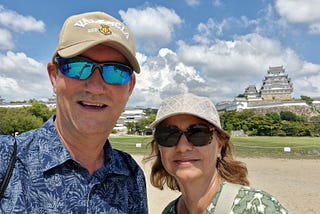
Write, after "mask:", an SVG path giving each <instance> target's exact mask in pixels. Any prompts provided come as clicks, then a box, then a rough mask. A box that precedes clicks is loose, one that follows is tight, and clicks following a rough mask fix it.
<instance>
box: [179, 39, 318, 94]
mask: <svg viewBox="0 0 320 214" xmlns="http://www.w3.org/2000/svg"><path fill="white" fill-rule="evenodd" d="M177 55H178V57H179V59H180V60H181V61H182V62H183V63H184V64H185V65H188V66H192V67H197V68H199V74H200V76H201V78H203V79H204V80H205V83H204V84H203V85H204V87H206V86H207V89H208V91H207V94H208V95H211V96H212V99H213V100H223V99H225V98H228V99H229V100H230V99H231V98H232V97H234V96H236V95H238V94H240V93H243V92H244V89H245V87H247V86H248V85H249V84H255V85H256V86H257V88H260V87H261V84H262V80H263V78H264V76H265V75H266V74H267V73H266V71H267V69H268V67H269V66H281V65H283V66H284V67H285V69H286V71H287V74H288V75H289V77H290V78H292V81H293V84H294V90H295V92H296V94H295V95H297V96H298V97H299V96H300V95H301V94H305V95H306V94H307V93H308V90H307V89H309V90H310V88H308V84H311V85H312V87H314V88H315V89H314V90H315V93H314V94H316V93H319V90H320V85H317V84H315V81H314V80H318V79H319V78H320V65H315V64H312V63H310V62H305V61H303V60H302V59H300V58H299V56H298V55H297V54H296V53H295V52H294V51H293V50H292V49H290V48H286V47H283V46H282V45H281V43H280V42H278V41H277V40H273V39H270V38H266V37H262V36H261V35H259V34H247V35H244V36H238V37H235V39H234V40H233V41H226V40H217V41H216V42H215V43H213V44H210V45H208V44H203V43H201V44H194V45H189V44H186V43H185V42H182V41H180V42H179V49H178V51H177ZM302 77H303V78H302ZM302 79H304V81H302ZM235 82H236V83H237V84H234V83H235ZM299 94H300V95H299ZM314 94H313V95H314Z"/></svg>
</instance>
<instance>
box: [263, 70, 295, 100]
mask: <svg viewBox="0 0 320 214" xmlns="http://www.w3.org/2000/svg"><path fill="white" fill-rule="evenodd" d="M267 72H268V74H267V75H266V76H265V78H264V80H263V83H262V86H261V90H260V95H261V98H262V99H263V100H267V101H281V100H290V99H292V92H293V87H292V83H291V79H290V78H288V75H287V74H286V73H285V69H284V68H283V66H277V67H270V66H269V70H268V71H267Z"/></svg>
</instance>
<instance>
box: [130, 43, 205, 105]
mask: <svg viewBox="0 0 320 214" xmlns="http://www.w3.org/2000/svg"><path fill="white" fill-rule="evenodd" d="M141 70H142V72H141V76H140V75H138V76H137V84H136V88H135V90H134V92H133V96H132V99H131V100H130V101H129V105H130V103H135V105H144V106H146V105H147V106H149V107H158V105H159V104H160V102H161V99H163V98H165V97H167V96H170V95H173V94H177V93H183V92H188V91H193V90H197V88H201V87H203V85H202V83H203V82H204V81H205V80H204V79H203V78H202V77H201V76H200V75H199V72H198V71H197V70H196V69H195V68H194V67H192V66H187V65H185V64H183V63H181V61H180V60H179V59H178V57H177V55H176V53H175V52H174V51H172V50H170V49H167V48H164V49H161V50H160V51H159V54H158V55H157V56H155V57H148V58H145V61H144V62H143V63H141Z"/></svg>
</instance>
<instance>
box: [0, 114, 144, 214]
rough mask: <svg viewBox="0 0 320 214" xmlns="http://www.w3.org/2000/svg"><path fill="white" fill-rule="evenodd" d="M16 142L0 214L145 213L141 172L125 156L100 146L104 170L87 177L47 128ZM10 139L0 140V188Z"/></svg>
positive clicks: (47, 125)
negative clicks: (14, 155)
mask: <svg viewBox="0 0 320 214" xmlns="http://www.w3.org/2000/svg"><path fill="white" fill-rule="evenodd" d="M53 121H54V117H52V118H51V119H49V120H48V121H47V122H46V123H45V124H44V125H43V127H41V128H39V129H36V130H32V131H29V132H26V133H23V134H21V135H19V136H17V137H16V139H17V148H18V150H17V151H18V153H17V161H16V164H15V168H14V171H13V174H12V177H11V179H10V182H9V185H8V187H7V189H6V191H5V193H4V198H3V199H1V201H0V213H59V214H60V213H139V214H140V213H148V208H147V194H146V183H145V177H144V174H143V171H142V170H141V168H140V167H139V166H138V164H137V163H136V162H135V161H134V159H133V158H132V157H131V156H130V155H129V154H127V153H124V152H121V151H118V150H115V149H112V147H111V145H110V143H109V141H108V140H107V142H106V144H105V146H104V152H105V164H104V166H103V167H102V168H100V169H99V170H97V171H96V172H95V173H94V174H93V175H90V174H89V172H88V171H87V170H86V169H85V168H83V167H82V166H81V165H80V164H79V163H78V162H77V161H75V160H74V159H73V158H72V157H71V155H70V153H69V152H68V151H67V150H66V148H65V147H64V145H63V143H62V142H61V139H60V138H59V136H58V134H57V131H56V129H55V127H54V125H53ZM13 142H14V140H13V137H11V136H0V163H1V164H0V183H2V181H3V178H4V174H5V171H6V169H7V166H8V163H9V160H10V156H11V153H12V151H13Z"/></svg>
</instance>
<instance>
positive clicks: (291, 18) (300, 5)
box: [275, 0, 320, 34]
mask: <svg viewBox="0 0 320 214" xmlns="http://www.w3.org/2000/svg"><path fill="white" fill-rule="evenodd" d="M275 7H276V9H277V11H278V12H279V14H280V15H281V16H282V17H283V18H284V19H285V20H287V21H288V22H291V23H300V24H307V25H308V26H309V29H310V32H311V33H318V34H319V33H320V28H319V25H320V13H319V8H320V1H319V0H308V1H288V0H277V1H276V3H275Z"/></svg>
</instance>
